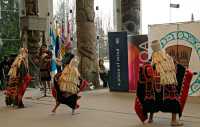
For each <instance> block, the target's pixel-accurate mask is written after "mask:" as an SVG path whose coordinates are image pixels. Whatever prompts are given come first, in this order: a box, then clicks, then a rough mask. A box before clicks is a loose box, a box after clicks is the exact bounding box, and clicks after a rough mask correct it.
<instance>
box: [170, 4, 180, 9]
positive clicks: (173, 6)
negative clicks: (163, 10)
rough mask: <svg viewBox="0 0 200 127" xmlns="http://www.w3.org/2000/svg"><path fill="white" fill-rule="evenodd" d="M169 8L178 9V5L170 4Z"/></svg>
mask: <svg viewBox="0 0 200 127" xmlns="http://www.w3.org/2000/svg"><path fill="white" fill-rule="evenodd" d="M170 8H180V4H172V3H170Z"/></svg>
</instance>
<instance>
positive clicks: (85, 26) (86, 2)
mask: <svg viewBox="0 0 200 127" xmlns="http://www.w3.org/2000/svg"><path fill="white" fill-rule="evenodd" d="M94 17H95V12H94V0H76V23H77V47H78V55H79V58H80V63H79V71H80V73H81V76H82V77H83V78H85V79H87V80H89V81H92V83H93V84H94V85H95V87H99V75H98V60H97V53H96V29H95V24H94Z"/></svg>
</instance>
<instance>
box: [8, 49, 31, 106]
mask: <svg viewBox="0 0 200 127" xmlns="http://www.w3.org/2000/svg"><path fill="white" fill-rule="evenodd" d="M27 58H28V50H27V49H26V48H21V49H20V53H19V55H18V56H17V57H16V58H15V60H14V62H13V64H12V66H11V68H10V70H9V72H8V76H9V81H8V84H7V87H6V93H5V94H6V105H7V106H9V105H13V106H17V107H18V108H23V107H24V104H23V101H22V98H23V95H24V93H25V90H26V88H27V87H28V84H29V83H30V81H31V76H30V75H29V74H28V59H27Z"/></svg>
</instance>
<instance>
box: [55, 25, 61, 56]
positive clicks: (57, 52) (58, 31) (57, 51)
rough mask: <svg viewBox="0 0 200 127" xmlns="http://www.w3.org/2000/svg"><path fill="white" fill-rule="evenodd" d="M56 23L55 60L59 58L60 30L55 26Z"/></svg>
mask: <svg viewBox="0 0 200 127" xmlns="http://www.w3.org/2000/svg"><path fill="white" fill-rule="evenodd" d="M57 25H58V24H57V21H56V42H55V55H56V57H57V58H59V56H60V54H59V52H60V37H59V36H60V30H59V28H58V26H57Z"/></svg>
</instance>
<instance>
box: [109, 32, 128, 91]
mask: <svg viewBox="0 0 200 127" xmlns="http://www.w3.org/2000/svg"><path fill="white" fill-rule="evenodd" d="M108 43H109V60H110V73H109V87H110V90H111V91H128V89H129V87H128V49H127V33H126V32H109V33H108Z"/></svg>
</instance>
